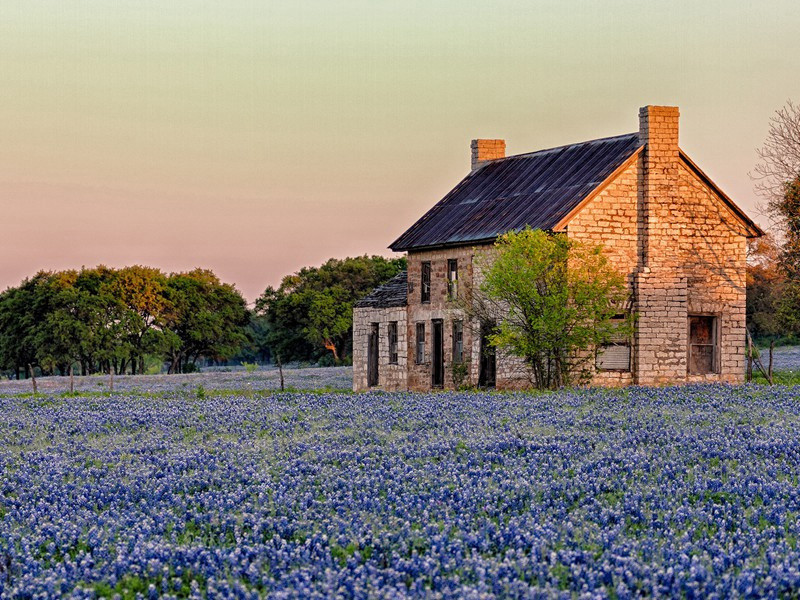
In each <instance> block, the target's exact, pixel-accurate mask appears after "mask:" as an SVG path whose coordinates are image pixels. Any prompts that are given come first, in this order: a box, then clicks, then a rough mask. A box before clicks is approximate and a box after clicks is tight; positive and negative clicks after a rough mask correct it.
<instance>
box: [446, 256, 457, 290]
mask: <svg viewBox="0 0 800 600" xmlns="http://www.w3.org/2000/svg"><path fill="white" fill-rule="evenodd" d="M447 298H448V299H449V300H455V299H456V298H458V260H457V259H455V258H451V259H449V260H448V261H447Z"/></svg>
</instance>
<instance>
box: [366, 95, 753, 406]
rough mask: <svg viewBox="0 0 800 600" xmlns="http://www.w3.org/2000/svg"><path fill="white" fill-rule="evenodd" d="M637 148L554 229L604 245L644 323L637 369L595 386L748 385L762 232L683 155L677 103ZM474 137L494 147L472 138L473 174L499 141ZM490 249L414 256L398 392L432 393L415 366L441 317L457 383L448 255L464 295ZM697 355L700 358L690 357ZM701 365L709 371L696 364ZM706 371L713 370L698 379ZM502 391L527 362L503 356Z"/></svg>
mask: <svg viewBox="0 0 800 600" xmlns="http://www.w3.org/2000/svg"><path fill="white" fill-rule="evenodd" d="M639 141H640V146H639V148H638V149H637V150H636V151H635V153H633V154H632V155H631V156H630V158H628V159H627V160H626V161H625V162H624V163H623V164H621V165H620V166H619V167H618V168H617V169H616V170H615V171H614V173H613V174H612V175H611V176H609V177H608V178H607V179H606V180H605V181H604V182H603V183H601V184H600V185H599V186H597V187H596V188H595V189H594V190H593V192H592V193H590V194H589V195H588V196H587V197H586V198H585V199H584V200H583V202H582V203H581V204H579V205H578V206H577V207H576V208H575V209H574V210H573V211H572V212H570V213H569V214H568V215H567V216H566V217H564V219H563V220H562V221H561V222H560V223H559V224H558V225H557V226H556V227H554V228H553V229H554V230H555V231H561V232H565V233H566V234H567V235H569V236H570V237H571V238H573V239H576V240H579V241H581V242H586V243H589V244H602V245H603V246H604V247H605V249H606V251H607V253H608V255H609V257H610V260H611V261H612V263H613V265H614V266H615V267H616V268H617V270H618V271H620V272H621V273H624V274H625V275H626V278H627V281H628V285H629V286H630V291H631V297H632V311H633V312H634V315H635V318H636V327H635V333H634V336H633V339H632V340H631V366H630V367H631V368H630V369H629V370H627V371H626V370H619V371H599V370H598V371H597V372H596V373H595V375H594V378H593V380H592V383H593V384H595V385H611V386H618V385H628V384H633V383H635V384H640V385H661V384H672V383H680V382H692V381H722V382H730V383H738V382H741V381H743V379H744V370H745V354H744V349H745V269H746V243H747V238H748V237H753V236H757V235H759V234H760V231H759V230H758V228H757V227H756V226H755V225H754V224H753V223H752V221H749V219H747V218H746V216H744V215H743V213H741V211H739V210H738V209H737V208H736V207H735V205H734V204H733V203H732V202H731V201H730V200H729V199H728V198H727V197H726V196H725V195H724V193H722V192H721V191H720V190H719V189H718V188H717V187H716V186H715V185H714V184H713V183H712V182H711V181H710V180H709V179H708V177H707V176H706V175H705V174H704V173H703V172H702V171H700V169H699V168H698V167H697V166H696V165H694V163H692V162H691V160H690V159H689V158H688V157H687V156H686V155H685V154H683V152H682V151H681V150H680V148H679V146H678V109H677V108H674V107H659V106H647V107H644V108H642V109H641V111H640V114H639ZM476 142H487V143H488V142H494V141H491V140H488V141H487V140H474V141H473V146H472V148H473V168H475V166H476V163H475V161H476V160H479V163H480V161H486V160H491V158H490V157H488V154H487V153H489V152H490V151H491V152H497V153H498V154H499V153H500V146H499V145H496V144H494V143H492V144H490V145H491V148H490V147H489V145H486V147H485V148H484V147H482V146H480V144H477V143H476ZM481 152H483V153H484V154H481ZM504 152H505V146H504V145H503V146H502V154H500V155H499V156H497V157H495V159H500V158H502V156H504ZM509 160H513V159H509ZM477 166H478V167H479V166H480V164H478V165H477ZM473 172H474V171H473ZM491 247H492V246H491V245H490V244H481V245H477V246H466V245H465V246H453V247H448V248H435V249H421V250H413V251H409V255H408V304H407V307H406V308H404V309H403V310H404V311H406V329H405V331H404V335H405V341H406V346H405V348H404V351H405V356H407V357H408V360H407V361H406V362H405V364H406V365H407V372H406V373H405V381H403V374H402V373H400V370H399V369H398V370H397V372H396V373H395V374H394V375H393V376H392V377H393V379H392V380H391V383H390V384H388V385H391V386H395V387H393V388H392V389H402V388H406V387H407V388H408V389H411V390H427V389H430V388H431V385H432V377H433V372H432V365H431V361H430V353H428V355H427V357H426V359H425V360H423V361H422V362H421V363H418V362H417V361H416V341H417V340H416V331H417V329H416V325H417V323H423V324H425V330H426V336H429V335H430V332H431V327H432V323H433V321H434V320H441V321H442V323H443V331H444V338H443V345H444V371H445V374H444V382H443V387H444V388H446V389H447V388H452V387H453V386H454V380H453V376H452V375H453V371H452V364H453V340H452V335H451V332H452V324H453V321H455V320H462V321H463V316H462V314H461V311H460V310H459V309H458V308H457V306H456V305H454V303H453V302H451V301H450V300H448V276H447V269H448V260H457V262H458V276H459V290H460V291H461V292H463V290H464V289H468V288H469V287H470V286H473V285H475V286H477V285H480V268H479V265H480V264H481V262H482V261H481V260H478V261H476V260H475V258H476V256H478V255H479V254H485V253H486V252H490V251H491ZM484 262H485V261H484ZM423 263H429V264H430V300H429V301H425V302H423V298H422V294H421V290H420V286H421V285H422V280H423V275H422V265H423ZM370 318H375V319H377V318H378V317H377V316H374V317H373V316H369V317H368V316H367V315H358V316H357V319H356V320H357V323H358V325H357V326H356V331H357V333H356V334H355V335H356V336H357V339H356V340H355V343H354V349H356V350H355V353H354V364H355V365H356V368H355V373H356V375H355V382H354V386H355V387H356V389H359V386H361V389H363V382H365V381H366V375H365V372H363V371H364V370H363V368H361V367H360V366H359V361H360V360H362V358H361V356H362V354H363V352H360V351H359V350H357V349H358V347H359V344H360V343H361V342H360V341H359V340H360V339H362V337H359V336H363V335H364V331H366V329H365V325H364V323H366V322H368V321H369V319H370ZM391 318H392V319H395V317H391ZM365 319H366V320H365ZM395 320H398V321H399V320H400V317H397V318H396V319H395ZM698 320H700V321H702V322H701V323H700V324H699V325H697V326H698V327H699V329H698V331H701V330H702V331H705V332H706V333H705V337H704V338H702V339H701V338H698V337H697V336H698V334H697V333H696V332H695V333H692V330H691V329H690V322H691V323H695V324H697V322H698ZM381 322H384V321H383V320H381ZM701 326H702V327H701ZM703 328H705V329H703ZM709 332H710V333H709ZM480 337H481V336H480V333H479V331H478V328H477V326H476V325H475V324H469V323H465V324H464V333H463V347H464V360H465V361H466V362H467V363H468V365H469V369H468V374H469V375H468V378H467V380H466V381H464V383H466V384H472V385H476V384H477V383H478V378H479V362H480V361H479V357H480V352H481V348H480ZM428 340H430V337H428V338H427V339H426V349H427V348H430V342H429V341H428ZM690 349H691V350H690ZM690 351H691V352H693V353H695V354H694V355H693V357H690ZM703 361H705V362H703ZM701 363H702V365H704V367H703V368H702V369H699V368H698V365H699V364H701ZM381 364H383V363H381ZM709 365H710V369H709V368H708V367H709ZM703 370H706V371H709V370H710V372H697V373H696V374H695V371H703ZM362 380H363V382H362ZM382 385H383V384H382ZM496 385H497V387H498V388H505V389H508V388H519V387H527V386H529V385H530V378H529V377H528V374H527V369H526V367H525V364H524V363H523V361H521V360H520V359H519V358H517V357H512V356H503V355H498V356H497V372H496ZM387 389H388V388H387Z"/></svg>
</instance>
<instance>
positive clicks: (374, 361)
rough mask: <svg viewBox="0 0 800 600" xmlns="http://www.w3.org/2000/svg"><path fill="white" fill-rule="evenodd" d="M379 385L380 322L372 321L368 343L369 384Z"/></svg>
mask: <svg viewBox="0 0 800 600" xmlns="http://www.w3.org/2000/svg"><path fill="white" fill-rule="evenodd" d="M376 385H378V324H377V323H372V325H371V326H370V331H369V342H368V344H367V386H369V387H374V386H376Z"/></svg>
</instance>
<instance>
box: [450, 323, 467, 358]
mask: <svg viewBox="0 0 800 600" xmlns="http://www.w3.org/2000/svg"><path fill="white" fill-rule="evenodd" d="M459 335H460V339H459ZM453 362H454V363H456V364H460V363H463V362H464V321H461V320H456V321H453Z"/></svg>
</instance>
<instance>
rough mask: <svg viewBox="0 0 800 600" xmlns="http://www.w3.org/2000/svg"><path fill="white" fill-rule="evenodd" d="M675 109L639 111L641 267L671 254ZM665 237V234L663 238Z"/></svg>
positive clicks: (676, 164)
mask: <svg viewBox="0 0 800 600" xmlns="http://www.w3.org/2000/svg"><path fill="white" fill-rule="evenodd" d="M678 114H679V113H678V107H677V106H643V107H642V108H640V109H639V140H640V142H641V143H642V144H643V145H644V156H643V160H642V188H641V191H640V214H641V216H642V223H641V226H642V227H643V228H644V229H643V230H642V231H641V232H640V233H641V235H640V240H641V244H642V247H641V248H640V257H641V260H642V262H641V266H643V267H650V266H653V263H654V261H655V262H659V263H661V264H664V263H665V262H668V260H669V258H670V255H672V254H673V251H674V248H673V246H674V244H673V243H672V242H671V240H670V236H669V231H667V229H669V228H670V226H671V222H670V210H671V209H674V207H675V205H676V204H678V203H679V202H680V195H679V194H680V190H679V189H678V188H679V186H678V168H679V162H678V161H679V150H678ZM665 234H666V235H665Z"/></svg>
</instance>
